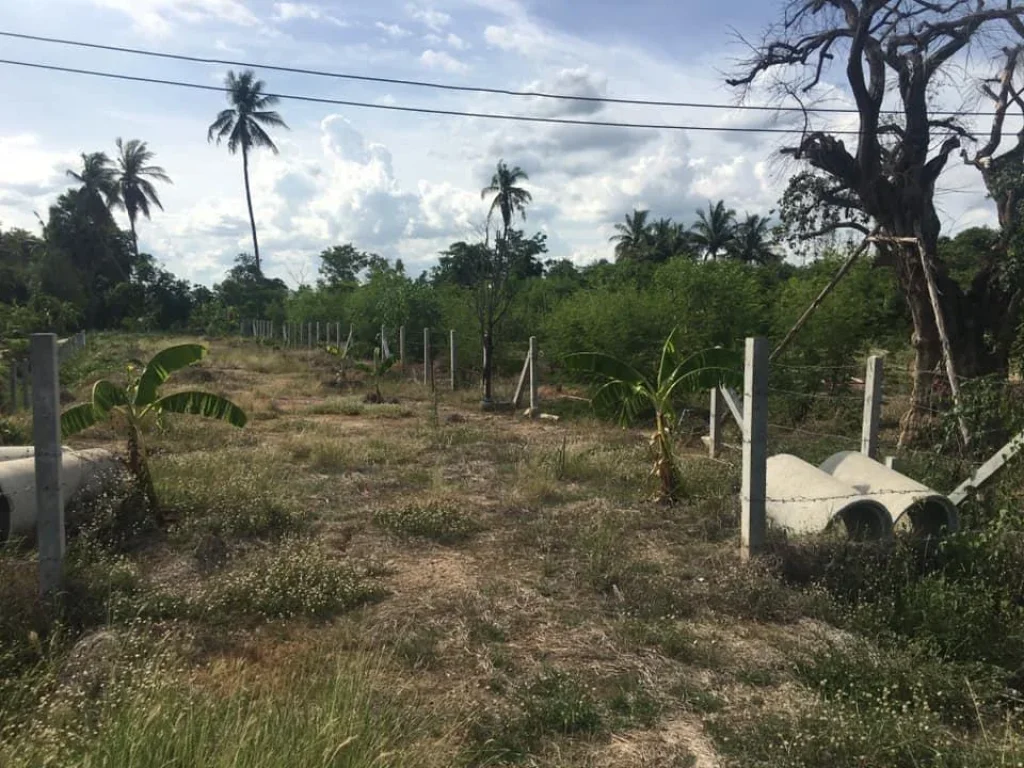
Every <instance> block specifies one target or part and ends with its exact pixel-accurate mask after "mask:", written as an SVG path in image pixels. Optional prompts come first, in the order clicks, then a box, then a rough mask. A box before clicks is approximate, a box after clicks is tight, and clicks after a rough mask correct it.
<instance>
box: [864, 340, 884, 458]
mask: <svg viewBox="0 0 1024 768" xmlns="http://www.w3.org/2000/svg"><path fill="white" fill-rule="evenodd" d="M881 412H882V358H881V357H879V356H878V355H872V356H871V357H869V358H868V368H867V372H866V373H865V374H864V419H863V422H862V423H861V432H860V452H861V453H863V454H864V455H865V456H867V457H869V458H872V459H874V458H875V457H877V455H878V419H879V416H880V415H881Z"/></svg>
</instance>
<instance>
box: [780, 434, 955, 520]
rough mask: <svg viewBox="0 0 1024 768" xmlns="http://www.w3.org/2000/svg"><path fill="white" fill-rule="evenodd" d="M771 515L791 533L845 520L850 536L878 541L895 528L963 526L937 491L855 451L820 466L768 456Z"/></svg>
mask: <svg viewBox="0 0 1024 768" xmlns="http://www.w3.org/2000/svg"><path fill="white" fill-rule="evenodd" d="M767 470H768V477H767V488H766V490H767V500H766V503H765V511H766V513H767V515H768V518H769V519H770V520H772V522H774V523H775V524H776V525H778V526H780V527H781V528H785V529H786V530H788V531H790V532H791V533H796V534H807V533H821V532H824V531H827V530H830V529H833V528H834V527H836V526H837V525H838V524H840V523H841V524H843V525H844V526H845V528H846V531H847V533H848V534H849V536H850V537H851V538H857V539H878V538H884V537H887V536H889V535H891V534H892V531H893V529H897V530H909V531H910V532H912V533H913V534H915V535H923V536H934V535H938V534H940V533H943V532H949V531H955V530H956V529H957V527H958V518H957V512H956V506H955V505H954V504H953V502H951V501H950V500H949V499H948V498H946V497H945V496H943V495H942V494H941V493H939V492H938V491H935V490H933V489H931V488H929V487H928V486H926V485H923V484H921V483H919V482H917V481H916V480H912V479H911V478H909V477H907V476H906V475H903V474H900V473H899V472H897V471H895V470H893V469H890V468H889V467H887V466H885V465H884V464H880V463H878V462H877V461H875V460H873V459H870V458H868V457H867V456H865V455H863V454H861V453H857V452H855V451H843V452H841V453H837V454H835V455H833V456H830V457H829V458H828V459H826V460H825V461H824V462H823V463H822V464H821V466H820V467H815V466H814V465H813V464H809V463H808V462H806V461H804V460H803V459H800V458H797V457H796V456H790V455H789V454H780V455H778V456H772V457H770V458H769V459H768V466H767Z"/></svg>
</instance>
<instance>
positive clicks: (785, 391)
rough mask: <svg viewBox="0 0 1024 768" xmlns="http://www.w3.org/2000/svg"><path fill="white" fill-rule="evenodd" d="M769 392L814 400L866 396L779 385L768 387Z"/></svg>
mask: <svg viewBox="0 0 1024 768" xmlns="http://www.w3.org/2000/svg"><path fill="white" fill-rule="evenodd" d="M768 392H769V393H771V392H775V393H776V394H779V395H789V396H790V397H801V398H803V397H808V398H811V399H813V400H856V401H858V402H863V401H864V397H863V396H862V395H857V394H853V393H850V392H837V393H835V394H828V393H827V392H797V391H795V390H791V389H779V388H778V387H771V386H770V387H768Z"/></svg>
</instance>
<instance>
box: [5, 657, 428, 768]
mask: <svg viewBox="0 0 1024 768" xmlns="http://www.w3.org/2000/svg"><path fill="white" fill-rule="evenodd" d="M322 666H323V667H325V668H321V669H319V670H316V671H315V674H312V675H310V674H308V673H309V672H311V671H313V670H309V669H306V670H302V669H301V668H300V669H298V670H295V675H294V677H293V679H292V680H290V681H287V682H284V683H282V684H280V685H272V686H270V685H266V684H265V683H264V682H263V681H261V680H258V679H253V678H252V676H251V675H249V676H243V679H242V680H239V681H234V684H233V685H234V689H233V690H230V691H228V692H220V691H217V690H209V689H206V688H204V687H202V686H201V685H196V684H189V683H188V682H185V681H181V680H178V679H175V677H174V676H171V675H166V674H165V675H161V676H160V677H158V678H157V679H155V680H148V681H145V682H144V684H136V685H134V686H126V687H125V688H124V689H123V690H116V691H111V692H108V695H107V697H106V698H105V699H104V700H103V701H101V702H98V703H96V704H95V705H94V706H93V707H92V708H91V709H92V712H91V715H92V717H93V718H94V727H93V728H91V729H89V730H86V731H84V732H83V731H77V730H75V729H73V728H72V729H69V730H65V729H66V728H67V725H66V724H65V723H62V722H61V721H60V718H58V717H54V718H53V720H54V721H53V722H46V723H45V724H37V727H36V728H33V729H31V730H27V731H25V732H23V733H22V734H20V735H19V736H18V737H16V738H15V739H13V740H12V741H7V742H5V743H4V744H2V745H0V763H2V764H3V765H5V766H9V767H10V768H21V767H22V766H24V767H25V768H28V766H39V765H52V764H59V765H62V766H73V767H75V768H78V767H81V768H86V767H88V768H115V766H124V765H131V766H133V767H135V768H162V767H163V766H169V765H182V766H184V765H188V766H195V767H196V768H228V767H229V766H230V768H257V766H272V765H295V766H300V765H301V766H310V767H316V766H323V767H324V768H328V767H330V768H378V767H380V768H383V767H385V766H395V768H398V767H399V766H401V767H402V768H406V767H413V768H415V767H417V766H424V767H426V766H439V765H442V764H443V763H442V762H441V761H439V760H438V759H437V757H436V756H435V754H434V751H433V750H431V749H430V748H429V746H427V745H429V743H430V741H431V740H432V738H434V737H433V733H432V731H433V726H432V724H431V723H430V721H429V719H428V717H427V716H426V715H425V714H424V713H423V712H422V711H419V710H418V709H417V708H416V704H415V702H412V701H410V696H409V694H408V692H406V691H399V690H395V689H394V688H392V687H391V686H390V685H389V684H388V683H387V682H386V680H385V679H383V675H382V674H381V671H380V670H379V668H378V667H377V666H375V664H374V663H373V662H369V661H360V660H349V661H340V662H339V661H337V660H328V661H327V662H326V663H325V664H324V665H322ZM412 698H413V699H415V695H414V694H413V696H412ZM51 729H52V730H51ZM425 746H427V748H424V747H425Z"/></svg>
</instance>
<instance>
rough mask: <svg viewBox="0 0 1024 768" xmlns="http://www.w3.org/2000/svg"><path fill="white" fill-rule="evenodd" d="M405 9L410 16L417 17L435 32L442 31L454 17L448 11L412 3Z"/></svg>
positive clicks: (417, 19)
mask: <svg viewBox="0 0 1024 768" xmlns="http://www.w3.org/2000/svg"><path fill="white" fill-rule="evenodd" d="M405 9H406V11H407V12H408V14H409V16H410V17H412V18H413V19H416V21H419V22H422V23H423V24H425V25H426V26H427V27H429V28H430V29H432V30H434V31H435V32H440V31H441V30H442V29H443V28H444V27H446V26H448V25H449V24H450V23H451V21H452V17H451V16H449V15H448V14H447V13H444V12H442V11H438V10H434V9H433V8H419V7H417V6H415V5H412V4H410V5H407V6H406V7H405Z"/></svg>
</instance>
